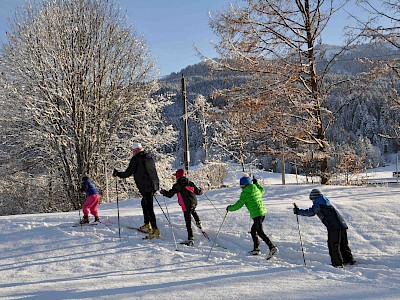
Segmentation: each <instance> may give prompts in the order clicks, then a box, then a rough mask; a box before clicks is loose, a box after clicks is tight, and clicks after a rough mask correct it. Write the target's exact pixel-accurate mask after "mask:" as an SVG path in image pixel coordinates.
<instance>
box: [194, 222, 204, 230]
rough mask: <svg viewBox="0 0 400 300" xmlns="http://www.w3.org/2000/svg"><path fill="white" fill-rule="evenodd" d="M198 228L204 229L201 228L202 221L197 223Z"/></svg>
mask: <svg viewBox="0 0 400 300" xmlns="http://www.w3.org/2000/svg"><path fill="white" fill-rule="evenodd" d="M196 226H197V228H199V229H203V227H202V226H201V221H198V222H196Z"/></svg>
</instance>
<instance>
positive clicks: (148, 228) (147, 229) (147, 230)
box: [139, 224, 151, 233]
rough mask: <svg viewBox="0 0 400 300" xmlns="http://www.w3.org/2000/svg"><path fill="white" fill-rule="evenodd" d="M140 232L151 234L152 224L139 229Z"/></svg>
mask: <svg viewBox="0 0 400 300" xmlns="http://www.w3.org/2000/svg"><path fill="white" fill-rule="evenodd" d="M139 231H141V232H144V233H150V232H151V225H150V224H144V225H142V226H140V227H139Z"/></svg>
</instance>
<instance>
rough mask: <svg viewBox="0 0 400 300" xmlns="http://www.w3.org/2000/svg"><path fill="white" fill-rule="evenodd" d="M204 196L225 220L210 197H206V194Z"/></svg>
mask: <svg viewBox="0 0 400 300" xmlns="http://www.w3.org/2000/svg"><path fill="white" fill-rule="evenodd" d="M203 195H204V196H206V198H207V200H208V201H210V202H211V205H212V206H213V207H214V208H215V210H216V211H217V213H218V214H219V215H220V216H221V218H223V216H222V215H221V213H220V212H219V210H218V209H217V208H216V207H215V205H214V203H213V202H212V201H211V199H210V198H208V196H207V195H206V193H204V194H203Z"/></svg>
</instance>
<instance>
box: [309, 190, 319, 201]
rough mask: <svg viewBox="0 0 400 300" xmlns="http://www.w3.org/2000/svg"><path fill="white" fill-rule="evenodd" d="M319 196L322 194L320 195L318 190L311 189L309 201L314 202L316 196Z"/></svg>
mask: <svg viewBox="0 0 400 300" xmlns="http://www.w3.org/2000/svg"><path fill="white" fill-rule="evenodd" d="M321 194H322V193H321V191H320V190H319V189H313V190H312V191H311V193H310V199H311V200H313V201H314V200H315V199H317V198H318V196H319V195H321Z"/></svg>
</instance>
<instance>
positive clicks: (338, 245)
mask: <svg viewBox="0 0 400 300" xmlns="http://www.w3.org/2000/svg"><path fill="white" fill-rule="evenodd" d="M328 249H329V255H330V256H331V262H332V266H341V265H343V264H346V263H350V262H351V261H353V254H352V253H351V250H350V247H349V242H348V240H347V230H346V229H342V230H328Z"/></svg>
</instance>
